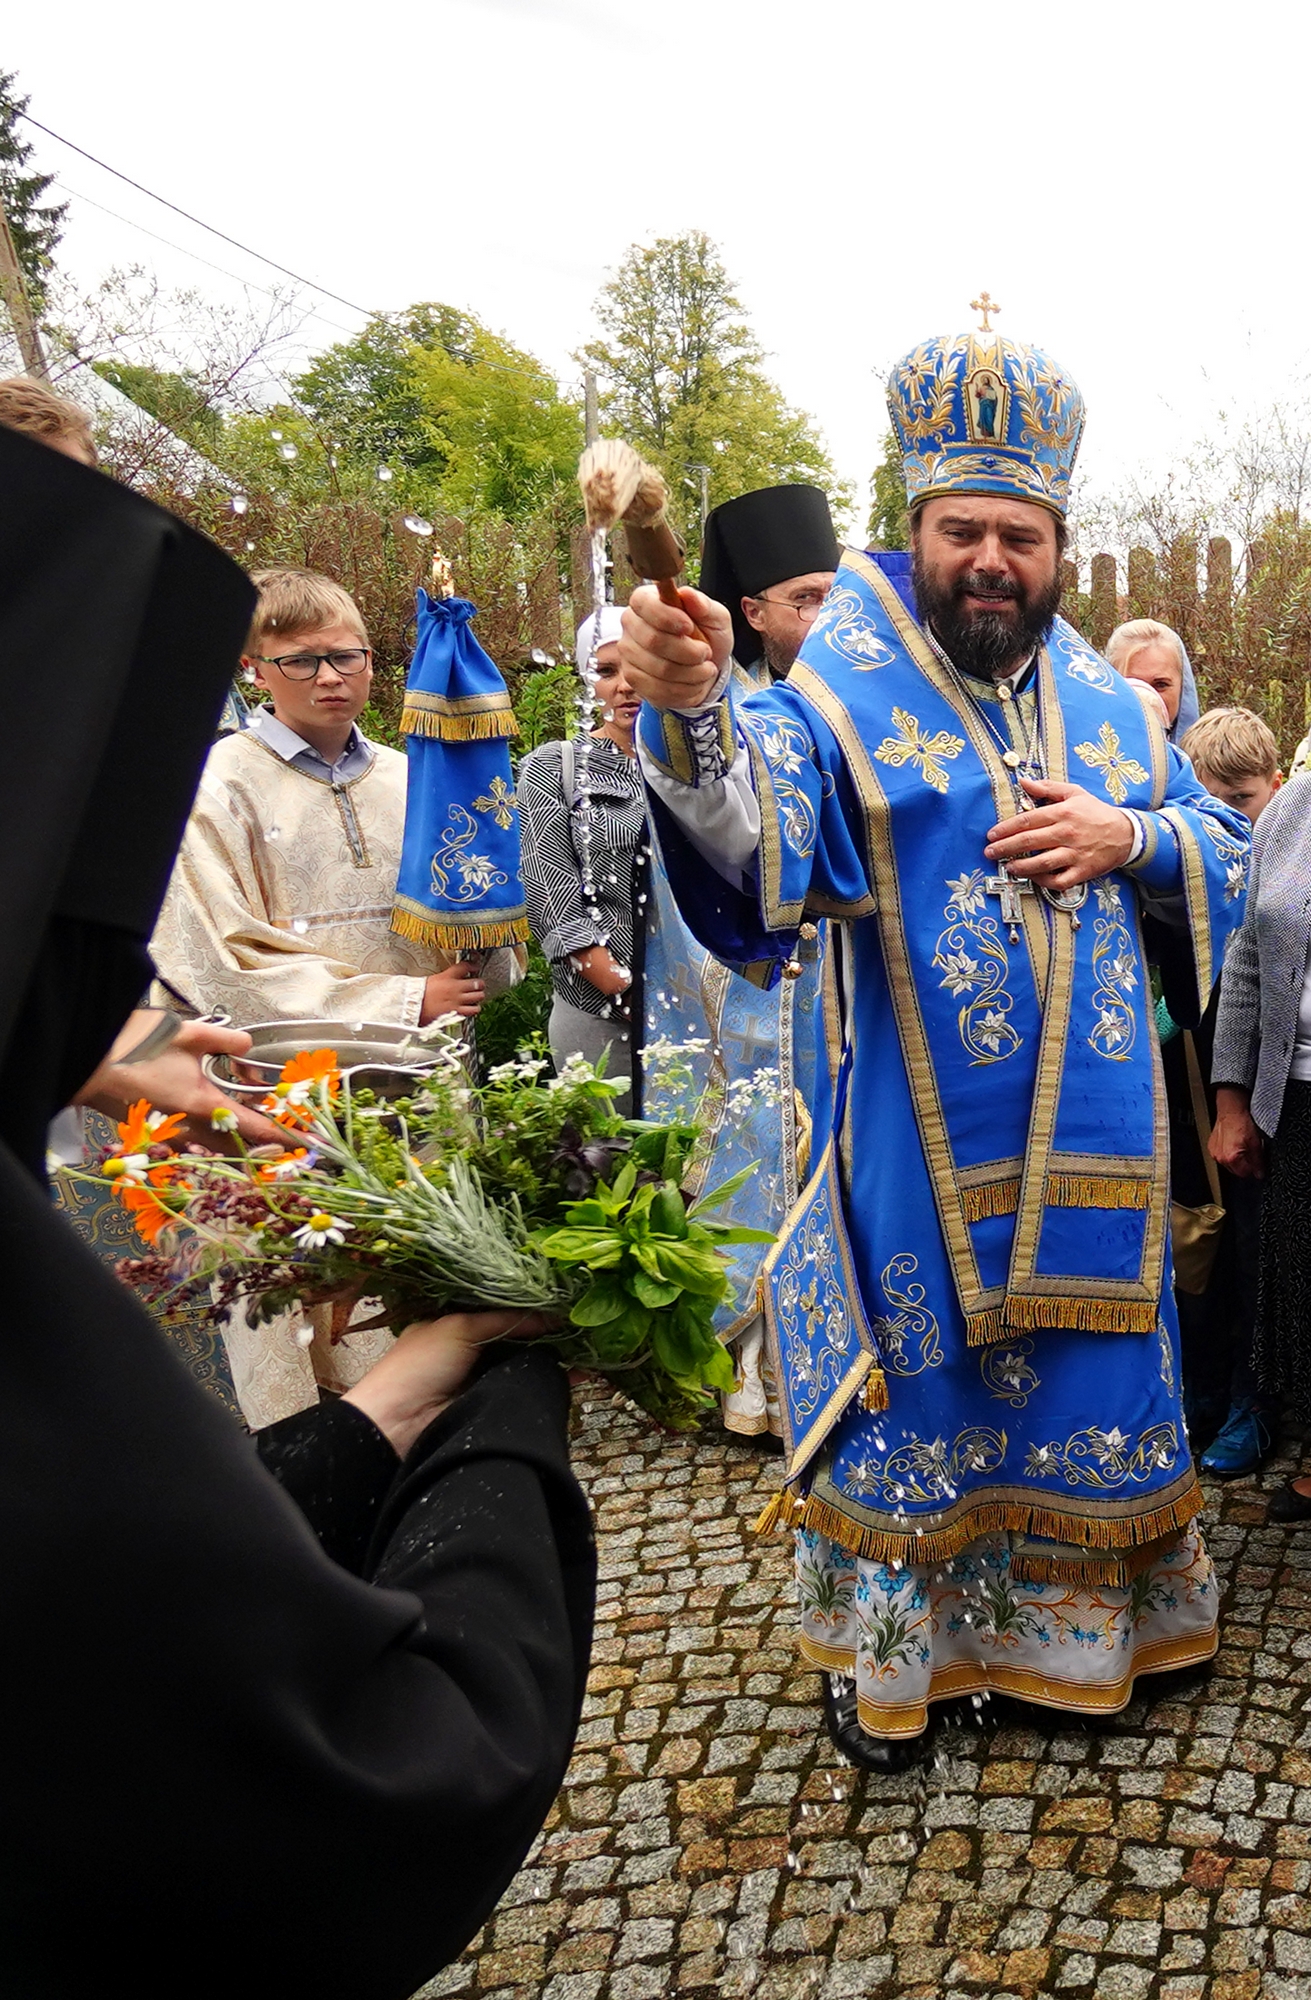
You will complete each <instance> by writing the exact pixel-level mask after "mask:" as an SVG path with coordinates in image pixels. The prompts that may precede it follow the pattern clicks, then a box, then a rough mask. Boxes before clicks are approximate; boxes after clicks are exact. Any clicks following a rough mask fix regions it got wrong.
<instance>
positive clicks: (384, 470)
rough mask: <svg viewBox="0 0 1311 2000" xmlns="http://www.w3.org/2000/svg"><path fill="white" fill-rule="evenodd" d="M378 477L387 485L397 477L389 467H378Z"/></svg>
mask: <svg viewBox="0 0 1311 2000" xmlns="http://www.w3.org/2000/svg"><path fill="white" fill-rule="evenodd" d="M378 477H379V479H381V480H382V481H383V482H384V484H385V483H386V481H387V480H389V479H394V478H395V477H396V474H395V473H394V472H393V471H392V469H391V467H390V466H389V465H380V466H379V467H378Z"/></svg>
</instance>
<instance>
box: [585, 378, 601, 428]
mask: <svg viewBox="0 0 1311 2000" xmlns="http://www.w3.org/2000/svg"><path fill="white" fill-rule="evenodd" d="M600 435H601V419H600V417H599V416H598V414H597V401H596V370H595V368H589V369H587V371H586V372H585V374H584V376H583V443H584V444H595V443H596V441H597V439H598V438H599V437H600Z"/></svg>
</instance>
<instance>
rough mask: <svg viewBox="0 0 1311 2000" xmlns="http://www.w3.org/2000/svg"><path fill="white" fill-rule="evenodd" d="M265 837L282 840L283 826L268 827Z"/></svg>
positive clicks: (266, 838)
mask: <svg viewBox="0 0 1311 2000" xmlns="http://www.w3.org/2000/svg"><path fill="white" fill-rule="evenodd" d="M264 838H265V840H280V839H281V838H282V828H281V827H280V826H271V827H268V828H267V829H266V830H265V834H264Z"/></svg>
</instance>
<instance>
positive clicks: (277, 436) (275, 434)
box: [269, 431, 282, 444]
mask: <svg viewBox="0 0 1311 2000" xmlns="http://www.w3.org/2000/svg"><path fill="white" fill-rule="evenodd" d="M269 436H270V437H271V438H272V439H273V442H274V444H281V443H282V432H281V431H270V432H269Z"/></svg>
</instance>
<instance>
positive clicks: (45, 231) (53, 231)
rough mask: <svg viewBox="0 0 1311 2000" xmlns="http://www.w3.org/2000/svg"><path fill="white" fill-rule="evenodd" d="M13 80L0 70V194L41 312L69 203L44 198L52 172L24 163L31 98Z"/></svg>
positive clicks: (29, 289) (10, 74)
mask: <svg viewBox="0 0 1311 2000" xmlns="http://www.w3.org/2000/svg"><path fill="white" fill-rule="evenodd" d="M17 80H18V79H17V77H16V76H15V75H14V73H13V71H12V70H0V198H3V201H4V205H5V212H6V214H7V215H8V217H9V232H10V234H11V236H12V237H13V239H14V249H15V250H16V251H17V253H18V261H19V264H20V265H21V266H22V271H23V277H24V279H25V281H26V284H27V294H28V297H29V299H30V300H31V302H32V307H33V310H34V311H36V312H41V311H42V310H43V308H44V306H45V303H46V294H47V292H48V290H49V281H50V273H51V271H52V270H53V269H54V261H55V251H56V249H57V248H58V247H59V239H60V236H61V235H62V233H63V224H64V217H65V216H66V215H67V213H68V203H67V202H66V201H61V202H47V201H43V200H42V196H43V195H44V194H45V192H46V190H47V189H48V188H50V187H52V186H53V185H54V175H53V174H39V173H34V172H33V171H32V170H31V168H30V167H29V165H28V162H29V161H30V160H31V157H32V144H31V141H30V140H28V139H25V138H24V137H23V135H22V132H21V130H20V123H19V121H20V120H21V118H22V115H23V113H24V112H25V111H26V109H27V107H28V105H29V104H30V103H31V99H30V98H27V97H18V96H16V95H15V92H14V85H15V83H16V82H17Z"/></svg>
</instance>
